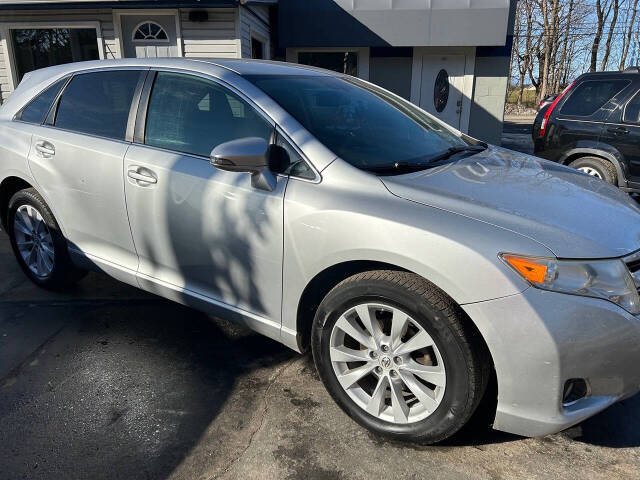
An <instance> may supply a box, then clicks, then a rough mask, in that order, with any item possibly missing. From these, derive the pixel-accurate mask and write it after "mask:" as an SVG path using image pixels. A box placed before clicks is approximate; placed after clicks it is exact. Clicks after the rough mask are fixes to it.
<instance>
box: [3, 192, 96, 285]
mask: <svg viewBox="0 0 640 480" xmlns="http://www.w3.org/2000/svg"><path fill="white" fill-rule="evenodd" d="M7 231H8V233H9V238H10V240H11V247H12V248H13V253H14V254H15V256H16V259H17V260H18V264H19V265H20V267H21V268H22V271H23V272H24V273H25V274H26V275H27V277H29V279H30V280H31V281H32V282H33V283H35V284H36V285H38V286H40V287H43V288H47V289H51V290H60V289H64V288H67V287H69V286H71V285H73V284H75V283H76V282H77V281H78V280H80V279H81V278H82V277H83V276H84V275H85V273H86V272H84V271H83V270H80V269H78V268H77V267H76V266H75V265H74V264H73V263H72V261H71V258H70V256H69V251H68V249H67V241H66V240H65V238H64V237H63V236H62V233H61V232H60V228H59V226H58V223H57V222H56V219H55V218H54V216H53V214H52V213H51V210H50V209H49V206H48V205H47V204H46V202H45V201H44V200H43V198H42V197H41V196H40V194H39V193H38V192H37V191H36V190H35V189H33V188H28V189H25V190H20V191H19V192H17V193H16V194H15V195H13V197H11V200H10V201H9V211H8V216H7Z"/></svg>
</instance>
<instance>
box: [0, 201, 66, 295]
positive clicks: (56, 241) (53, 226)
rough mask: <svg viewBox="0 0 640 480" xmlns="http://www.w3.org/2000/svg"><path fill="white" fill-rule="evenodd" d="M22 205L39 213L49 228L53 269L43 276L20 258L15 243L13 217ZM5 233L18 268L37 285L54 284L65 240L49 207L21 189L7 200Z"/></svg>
mask: <svg viewBox="0 0 640 480" xmlns="http://www.w3.org/2000/svg"><path fill="white" fill-rule="evenodd" d="M23 205H30V206H31V207H33V208H35V209H36V210H37V211H38V212H39V213H40V215H41V216H42V218H43V220H44V222H45V224H46V225H47V227H48V228H49V233H50V234H51V238H52V240H53V248H54V256H53V269H52V271H51V274H50V275H49V276H48V277H45V278H40V277H38V276H36V275H35V274H34V273H33V272H32V271H31V269H30V268H29V266H28V265H27V264H26V263H25V261H24V259H23V258H22V254H21V253H20V251H19V249H18V245H17V244H16V237H15V230H14V219H15V216H16V212H17V211H18V208H20V207H21V206H23ZM7 233H8V234H9V239H10V241H11V248H12V249H13V252H14V254H15V256H16V259H17V261H18V264H19V265H20V268H22V270H23V272H24V273H25V274H26V275H27V276H28V277H29V279H30V280H31V281H32V282H34V283H36V284H37V285H40V286H42V287H45V288H51V287H52V286H54V285H55V284H56V281H57V279H58V277H60V273H61V272H60V262H61V261H62V259H63V256H64V254H65V252H66V241H65V240H64V237H63V236H62V234H61V233H60V229H59V227H58V224H57V222H56V220H55V218H53V215H52V214H51V212H50V211H49V208H48V207H47V206H46V204H44V202H43V201H41V200H40V199H39V198H38V197H37V196H36V195H34V194H33V193H31V192H29V191H27V190H22V191H20V192H18V193H16V194H15V195H14V196H13V197H12V198H11V200H10V201H9V209H8V215H7Z"/></svg>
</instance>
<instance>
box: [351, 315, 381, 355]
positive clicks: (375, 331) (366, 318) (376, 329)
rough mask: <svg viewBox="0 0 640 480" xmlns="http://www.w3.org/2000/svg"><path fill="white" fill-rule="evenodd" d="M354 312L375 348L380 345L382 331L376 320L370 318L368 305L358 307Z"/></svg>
mask: <svg viewBox="0 0 640 480" xmlns="http://www.w3.org/2000/svg"><path fill="white" fill-rule="evenodd" d="M356 312H357V313H358V317H359V318H360V321H361V322H362V324H363V325H364V327H365V328H366V329H367V331H368V332H369V335H371V337H372V338H373V341H374V342H375V344H376V348H377V347H378V345H380V337H382V329H381V328H380V324H379V323H378V320H377V319H376V318H372V316H371V309H370V308H369V305H358V306H357V307H356Z"/></svg>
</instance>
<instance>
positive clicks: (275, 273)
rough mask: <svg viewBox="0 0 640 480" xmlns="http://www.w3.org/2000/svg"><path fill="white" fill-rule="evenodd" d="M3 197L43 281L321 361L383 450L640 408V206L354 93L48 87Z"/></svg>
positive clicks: (206, 76) (61, 74) (342, 84)
mask: <svg viewBox="0 0 640 480" xmlns="http://www.w3.org/2000/svg"><path fill="white" fill-rule="evenodd" d="M0 182H1V183H0V216H1V219H2V225H3V226H4V228H5V229H6V231H7V233H8V234H9V236H10V239H11V244H12V246H13V249H14V251H15V254H16V258H17V260H18V262H19V263H20V265H21V267H22V269H23V270H24V272H25V273H26V275H28V276H29V278H30V279H31V280H33V282H35V283H36V284H38V285H40V286H42V287H45V288H51V289H58V288H63V287H67V286H69V285H71V284H73V283H74V282H76V281H78V280H79V279H80V278H81V277H82V275H83V273H84V272H86V271H88V270H98V271H102V272H105V273H107V274H108V275H111V276H113V277H115V278H116V279H118V280H121V281H123V282H126V283H129V284H131V285H134V286H137V287H140V288H142V289H145V290H148V291H150V292H153V293H156V294H158V295H161V296H163V297H167V298H170V299H172V300H175V301H177V302H180V303H183V304H186V305H190V306H192V307H194V308H197V309H200V310H203V311H206V312H209V313H211V314H214V315H219V316H222V317H225V318H228V319H230V320H234V321H237V322H240V323H241V324H244V325H247V326H248V327H250V328H252V329H254V330H256V331H258V332H260V333H262V334H264V335H266V336H268V337H271V338H273V339H276V340H278V341H280V342H282V343H284V344H285V345H288V346H289V347H291V348H293V349H295V350H297V351H300V352H303V351H306V350H308V349H311V350H312V351H313V357H314V360H315V363H316V366H317V368H318V371H319V373H320V377H321V378H322V380H323V382H324V383H325V385H326V387H327V389H328V391H329V392H330V393H331V395H332V396H333V398H334V399H335V400H336V402H337V403H338V404H339V405H340V407H342V409H343V410H344V411H345V412H346V413H347V414H348V415H349V416H350V417H351V418H353V419H354V420H356V421H357V422H359V423H360V424H362V425H363V426H365V427H367V428H369V429H371V430H373V431H375V432H377V433H379V434H383V435H387V436H390V437H393V438H395V439H402V440H411V441H417V442H422V443H429V442H437V441H440V440H442V439H444V438H446V437H449V436H450V435H452V434H453V433H455V432H456V431H457V430H458V429H460V428H461V427H462V426H463V425H464V424H465V423H467V421H468V420H469V419H470V418H471V416H472V414H474V411H476V410H477V408H478V405H479V404H480V403H481V401H484V403H485V404H486V405H489V406H491V405H492V404H493V407H494V408H493V410H491V409H483V410H486V411H493V415H492V421H493V427H494V428H496V429H499V430H504V431H507V432H513V433H517V434H522V435H529V436H535V435H544V434H548V433H552V432H557V431H559V430H561V429H563V428H566V427H568V426H570V425H573V424H575V423H577V422H579V421H581V420H583V419H585V418H587V417H589V416H591V415H593V414H595V413H597V412H599V411H601V410H602V409H604V408H605V407H607V406H609V405H611V404H612V403H614V402H616V401H618V400H621V399H623V398H625V397H627V396H630V395H633V394H635V393H636V392H637V391H638V390H639V389H640V369H638V363H639V362H640V347H639V345H640V317H639V313H640V299H639V296H638V291H637V287H638V285H639V284H640V281H639V279H640V275H638V273H637V272H638V270H639V269H640V254H638V253H635V252H637V251H638V249H640V215H639V213H640V210H639V209H638V206H637V205H636V204H635V203H634V202H633V201H632V200H631V199H629V197H628V196H627V195H625V194H623V193H621V192H619V191H618V190H617V189H616V188H614V187H612V186H610V185H607V184H605V183H604V182H602V181H600V180H598V179H595V178H593V177H590V176H588V175H584V174H582V173H580V172H578V171H576V170H573V169H570V168H566V167H563V166H560V165H557V164H554V163H550V162H546V161H543V160H540V159H536V158H533V157H529V156H526V155H521V154H516V153H513V152H510V151H507V150H504V149H501V148H498V147H494V146H489V145H486V144H483V143H482V142H479V141H477V140H475V139H473V138H470V137H468V136H466V135H464V134H462V133H460V132H458V131H456V130H454V129H452V128H450V127H448V126H447V125H444V124H442V123H440V122H439V121H438V120H436V119H434V118H433V117H431V116H430V115H428V114H427V113H425V112H424V111H422V110H420V109H419V108H417V107H415V106H414V105H412V104H410V103H409V102H406V101H405V100H403V99H401V98H399V97H397V96H395V95H393V94H392V93H390V92H388V91H385V90H383V89H381V88H379V87H376V86H374V85H371V84H369V83H367V82H364V81H362V80H358V79H356V78H353V77H349V76H344V75H337V74H334V73H331V72H327V71H323V70H317V69H311V68H305V67H300V66H295V65H291V64H282V63H268V62H252V61H243V60H220V61H217V60H216V61H213V60H211V61H207V60H200V61H195V60H185V59H153V60H138V59H131V60H120V61H111V62H89V63H80V64H71V65H63V66H57V67H52V68H48V69H44V70H39V71H36V72H33V73H31V74H29V75H28V76H27V77H26V78H25V79H24V80H23V81H22V83H21V84H20V86H19V87H18V89H17V90H16V91H15V92H14V93H13V94H12V95H11V97H10V98H9V100H8V101H7V102H6V104H5V105H4V106H3V107H2V108H1V109H0ZM596 214H597V216H596ZM594 218H598V221H597V222H596V221H595V220H594ZM492 379H493V380H492Z"/></svg>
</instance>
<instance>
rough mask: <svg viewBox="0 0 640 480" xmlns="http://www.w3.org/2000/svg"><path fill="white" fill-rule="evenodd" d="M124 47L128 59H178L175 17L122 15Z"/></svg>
mask: <svg viewBox="0 0 640 480" xmlns="http://www.w3.org/2000/svg"><path fill="white" fill-rule="evenodd" d="M120 19H121V32H122V46H123V50H124V56H125V57H127V58H136V57H137V58H155V57H178V56H180V52H179V50H178V34H177V31H176V28H177V27H176V17H175V15H158V14H155V15H154V14H149V15H138V14H135V15H129V14H126V13H124V14H121V16H120Z"/></svg>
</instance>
